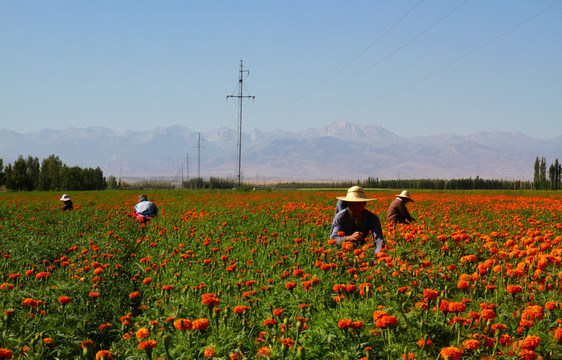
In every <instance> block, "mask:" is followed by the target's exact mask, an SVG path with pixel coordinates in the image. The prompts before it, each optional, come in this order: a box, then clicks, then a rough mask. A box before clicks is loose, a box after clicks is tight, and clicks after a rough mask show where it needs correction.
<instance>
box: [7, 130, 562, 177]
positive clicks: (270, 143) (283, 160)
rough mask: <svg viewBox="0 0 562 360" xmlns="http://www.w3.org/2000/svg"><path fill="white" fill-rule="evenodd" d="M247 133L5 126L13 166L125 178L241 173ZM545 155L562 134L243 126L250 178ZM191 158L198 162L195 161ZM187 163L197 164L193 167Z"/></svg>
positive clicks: (485, 168) (482, 170)
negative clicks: (49, 163)
mask: <svg viewBox="0 0 562 360" xmlns="http://www.w3.org/2000/svg"><path fill="white" fill-rule="evenodd" d="M237 144H238V132H237V130H234V129H230V128H225V127H223V128H219V129H216V130H211V131H208V132H197V131H192V130H190V129H188V128H186V127H184V126H181V125H175V126H171V127H165V128H164V127H159V128H155V129H153V130H150V131H134V130H128V131H123V132H118V131H114V130H111V129H108V128H102V127H89V128H65V129H60V130H54V129H45V130H40V131H36V132H33V133H26V134H20V133H16V132H13V131H10V130H7V129H2V130H0V158H2V159H3V160H4V165H6V164H7V163H13V162H14V161H15V160H16V159H17V157H18V156H19V155H23V156H24V157H27V156H29V155H31V156H32V157H37V158H39V160H40V161H41V160H42V159H43V158H46V157H48V156H49V155H51V154H55V155H57V156H58V157H59V158H60V159H61V160H62V162H63V163H65V164H67V165H69V166H80V167H82V168H87V167H92V168H96V167H98V166H99V167H100V168H101V169H102V170H103V173H104V176H106V177H107V176H109V175H114V176H115V177H118V178H123V179H127V178H129V179H133V178H145V179H148V178H161V179H174V178H175V179H179V178H181V176H182V173H183V176H184V178H187V177H189V178H192V177H196V176H198V175H200V176H201V177H203V178H208V177H223V178H224V177H228V178H234V179H236V178H237V174H238V165H237V164H238V145H237ZM537 157H539V158H540V157H546V159H547V164H551V163H553V162H554V160H555V158H561V159H562V136H557V137H554V138H551V139H548V140H541V139H535V138H531V137H529V136H527V135H524V134H522V133H519V132H477V133H474V134H471V135H454V134H440V135H432V136H419V137H400V136H398V135H397V134H396V133H394V132H392V131H389V130H387V129H385V128H382V127H380V126H374V125H361V124H353V123H348V122H343V121H341V122H334V123H332V124H330V125H329V126H326V127H322V128H313V129H307V130H303V131H294V132H292V131H283V130H273V131H268V132H262V131H258V130H252V131H249V132H243V133H242V156H241V159H242V161H241V164H242V180H243V181H257V182H260V181H266V180H267V181H339V180H362V179H366V178H367V177H372V178H379V179H397V178H402V179H422V178H423V179H453V178H469V177H472V178H474V177H476V176H479V177H480V178H484V179H506V180H531V179H532V178H533V173H534V163H535V159H536V158H537ZM188 159H189V163H187V160H188ZM186 163H187V164H186Z"/></svg>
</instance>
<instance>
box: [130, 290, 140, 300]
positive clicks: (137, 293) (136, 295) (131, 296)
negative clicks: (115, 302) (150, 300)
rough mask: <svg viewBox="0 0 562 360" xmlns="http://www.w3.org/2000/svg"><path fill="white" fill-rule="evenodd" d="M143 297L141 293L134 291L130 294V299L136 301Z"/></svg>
mask: <svg viewBox="0 0 562 360" xmlns="http://www.w3.org/2000/svg"><path fill="white" fill-rule="evenodd" d="M140 296H141V293H140V292H139V291H133V292H132V293H130V294H129V299H131V300H132V299H136V298H138V297H140Z"/></svg>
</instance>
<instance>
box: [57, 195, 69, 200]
mask: <svg viewBox="0 0 562 360" xmlns="http://www.w3.org/2000/svg"><path fill="white" fill-rule="evenodd" d="M59 200H60V201H68V200H70V196H68V195H67V194H63V195H62V197H61V198H60V199H59Z"/></svg>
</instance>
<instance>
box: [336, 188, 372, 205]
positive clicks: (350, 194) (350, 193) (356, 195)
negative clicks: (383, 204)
mask: <svg viewBox="0 0 562 360" xmlns="http://www.w3.org/2000/svg"><path fill="white" fill-rule="evenodd" d="M336 198H337V199H338V200H343V201H347V202H365V201H373V200H377V199H374V198H368V197H367V195H365V190H363V188H362V187H361V186H352V187H350V188H349V189H348V190H347V194H346V195H345V196H337V197H336Z"/></svg>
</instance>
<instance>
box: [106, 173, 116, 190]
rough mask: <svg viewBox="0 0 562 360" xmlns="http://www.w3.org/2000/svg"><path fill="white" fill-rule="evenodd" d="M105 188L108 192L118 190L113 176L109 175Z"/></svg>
mask: <svg viewBox="0 0 562 360" xmlns="http://www.w3.org/2000/svg"><path fill="white" fill-rule="evenodd" d="M107 188H108V189H109V190H114V189H119V184H118V183H117V180H116V179H115V176H113V175H109V177H108V178H107Z"/></svg>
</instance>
